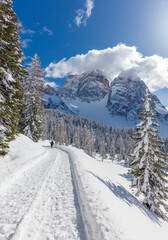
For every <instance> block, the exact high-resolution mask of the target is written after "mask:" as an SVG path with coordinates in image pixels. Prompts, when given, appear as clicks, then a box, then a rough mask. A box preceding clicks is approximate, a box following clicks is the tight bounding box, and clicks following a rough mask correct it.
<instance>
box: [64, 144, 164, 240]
mask: <svg viewBox="0 0 168 240" xmlns="http://www.w3.org/2000/svg"><path fill="white" fill-rule="evenodd" d="M61 149H63V150H64V151H66V152H68V153H69V154H70V156H71V160H72V165H73V169H74V174H75V177H76V185H77V189H78V194H79V198H80V199H81V202H80V205H81V209H82V215H83V218H84V221H85V223H86V232H87V235H88V236H90V237H88V239H92V240H102V239H103V240H111V239H113V240H142V239H143V240H158V239H161V240H167V236H168V222H166V221H164V220H163V219H161V218H159V217H158V216H157V215H155V214H153V213H152V212H150V211H149V210H148V209H147V208H145V207H144V206H143V205H142V204H141V203H140V202H139V201H138V199H137V198H136V197H135V196H134V195H133V194H132V191H131V189H130V187H129V186H130V176H129V175H128V173H127V172H128V169H127V168H126V167H124V166H122V165H120V164H119V163H117V162H114V163H112V162H111V161H108V160H106V161H105V162H99V161H96V160H95V159H93V158H91V157H89V156H88V155H86V154H85V153H84V152H83V151H82V150H79V149H76V148H74V147H71V146H70V147H61Z"/></svg>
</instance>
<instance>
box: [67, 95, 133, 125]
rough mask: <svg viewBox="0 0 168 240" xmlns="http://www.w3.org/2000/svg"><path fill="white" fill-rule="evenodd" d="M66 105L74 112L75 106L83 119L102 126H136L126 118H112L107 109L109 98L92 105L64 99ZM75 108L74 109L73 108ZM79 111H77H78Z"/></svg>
mask: <svg viewBox="0 0 168 240" xmlns="http://www.w3.org/2000/svg"><path fill="white" fill-rule="evenodd" d="M63 101H64V102H65V103H66V105H67V106H68V107H69V108H70V109H71V110H72V111H73V109H74V106H75V108H76V109H78V112H79V113H78V114H79V115H80V116H82V117H86V118H88V119H91V120H95V121H98V122H100V123H102V124H106V125H109V126H113V127H120V128H122V127H133V126H134V124H133V123H132V122H131V121H127V120H126V119H125V118H124V117H120V116H115V117H112V116H111V115H110V113H109V111H108V109H107V108H106V104H107V96H106V97H104V98H103V99H102V100H100V101H95V102H91V103H87V102H81V101H80V100H79V101H78V100H66V99H63ZM72 106H73V108H72ZM76 111H77V110H76Z"/></svg>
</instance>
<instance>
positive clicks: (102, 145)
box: [100, 137, 107, 161]
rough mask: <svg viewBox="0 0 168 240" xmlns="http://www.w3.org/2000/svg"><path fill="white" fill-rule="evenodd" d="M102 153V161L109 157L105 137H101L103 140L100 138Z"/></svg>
mask: <svg viewBox="0 0 168 240" xmlns="http://www.w3.org/2000/svg"><path fill="white" fill-rule="evenodd" d="M100 155H101V157H102V161H103V160H104V159H106V158H107V154H106V144H105V138H104V137H101V140H100Z"/></svg>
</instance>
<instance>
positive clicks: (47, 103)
mask: <svg viewBox="0 0 168 240" xmlns="http://www.w3.org/2000/svg"><path fill="white" fill-rule="evenodd" d="M43 94H44V97H43V99H44V107H45V108H49V109H58V110H60V111H61V112H63V113H67V114H74V112H72V111H71V110H70V109H69V108H68V106H67V105H66V104H65V103H64V102H63V101H62V100H61V98H60V97H59V96H58V93H57V91H56V90H55V89H54V88H53V87H51V86H49V85H46V86H45V88H44V91H43Z"/></svg>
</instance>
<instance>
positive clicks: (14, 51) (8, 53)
mask: <svg viewBox="0 0 168 240" xmlns="http://www.w3.org/2000/svg"><path fill="white" fill-rule="evenodd" d="M19 30H20V27H19V26H18V18H17V16H16V14H15V12H14V11H13V9H12V1H11V0H3V1H0V155H5V154H6V153H7V148H8V142H9V141H11V140H13V139H14V138H15V135H16V134H17V133H18V132H19V122H20V121H21V114H20V111H21V108H22V91H21V86H22V82H23V77H24V74H25V68H24V67H23V66H22V64H21V57H22V56H23V53H22V51H21V49H20V46H21V43H20V42H19V38H20V35H19Z"/></svg>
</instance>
